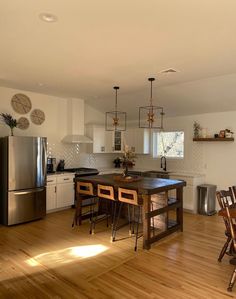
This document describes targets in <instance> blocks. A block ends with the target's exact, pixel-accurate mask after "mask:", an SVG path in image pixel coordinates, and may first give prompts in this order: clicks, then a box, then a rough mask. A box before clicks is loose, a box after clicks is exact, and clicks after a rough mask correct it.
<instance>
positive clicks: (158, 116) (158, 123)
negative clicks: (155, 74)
mask: <svg viewBox="0 0 236 299" xmlns="http://www.w3.org/2000/svg"><path fill="white" fill-rule="evenodd" d="M154 80H155V78H148V81H150V82H151V94H150V105H149V106H143V107H139V128H149V129H161V130H162V129H163V116H164V111H163V107H159V106H153V99H152V82H153V81H154Z"/></svg>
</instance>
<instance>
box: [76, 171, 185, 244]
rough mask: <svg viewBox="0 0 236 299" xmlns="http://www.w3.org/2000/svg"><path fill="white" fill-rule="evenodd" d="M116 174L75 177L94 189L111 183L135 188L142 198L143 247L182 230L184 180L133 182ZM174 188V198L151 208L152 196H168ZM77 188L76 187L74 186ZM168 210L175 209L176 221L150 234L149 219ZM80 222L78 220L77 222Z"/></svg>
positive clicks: (152, 179) (114, 185)
mask: <svg viewBox="0 0 236 299" xmlns="http://www.w3.org/2000/svg"><path fill="white" fill-rule="evenodd" d="M116 176H117V174H105V175H95V176H87V177H77V178H76V179H75V183H76V182H79V181H81V182H90V183H92V184H93V186H94V187H95V189H96V186H97V184H102V185H111V186H113V187H114V189H115V190H117V189H118V187H122V188H127V189H134V190H137V192H138V194H139V196H142V198H143V213H142V214H143V220H142V221H143V248H144V249H150V246H151V244H152V243H154V242H155V241H158V240H160V239H161V238H163V237H165V236H167V235H169V234H171V233H173V232H175V231H177V230H180V231H183V187H184V186H186V182H185V181H180V180H170V179H158V178H147V177H141V178H140V180H138V181H133V182H129V181H127V182H122V181H118V180H117V179H116ZM173 189H175V190H176V198H175V199H173V198H172V199H169V200H168V199H167V204H166V206H164V207H161V208H157V209H153V207H152V208H151V206H152V205H151V202H152V196H153V195H154V194H158V193H163V192H164V193H165V194H166V196H167V197H168V191H169V190H173ZM76 190H77V188H76ZM79 202H80V195H79V194H78V192H77V208H76V212H75V219H74V224H76V225H77V224H78V223H77V219H78V217H79V215H80V212H81V211H80V204H79ZM170 210H175V211H176V222H175V223H174V225H173V223H172V224H171V225H170V224H167V228H166V230H165V231H162V232H160V233H159V234H157V235H153V236H151V229H152V228H151V219H152V218H153V217H155V216H158V215H161V214H163V213H166V214H167V215H168V212H169V211H170ZM79 224H80V222H79Z"/></svg>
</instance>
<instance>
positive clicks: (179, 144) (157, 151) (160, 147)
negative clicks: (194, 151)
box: [153, 131, 184, 158]
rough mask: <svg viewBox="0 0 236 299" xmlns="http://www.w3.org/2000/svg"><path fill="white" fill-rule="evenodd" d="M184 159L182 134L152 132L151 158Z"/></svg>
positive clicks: (181, 132)
mask: <svg viewBox="0 0 236 299" xmlns="http://www.w3.org/2000/svg"><path fill="white" fill-rule="evenodd" d="M160 156H165V157H168V158H183V157H184V132H183V131H175V132H154V133H153V157H160Z"/></svg>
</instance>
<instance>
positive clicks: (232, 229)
mask: <svg viewBox="0 0 236 299" xmlns="http://www.w3.org/2000/svg"><path fill="white" fill-rule="evenodd" d="M226 212H227V220H228V224H229V229H230V234H231V238H232V240H233V243H234V248H235V249H236V231H235V226H234V224H233V218H232V217H231V215H230V208H229V207H226Z"/></svg>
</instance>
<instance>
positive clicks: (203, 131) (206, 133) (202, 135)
mask: <svg viewBox="0 0 236 299" xmlns="http://www.w3.org/2000/svg"><path fill="white" fill-rule="evenodd" d="M201 137H202V138H207V137H208V130H207V128H201Z"/></svg>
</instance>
